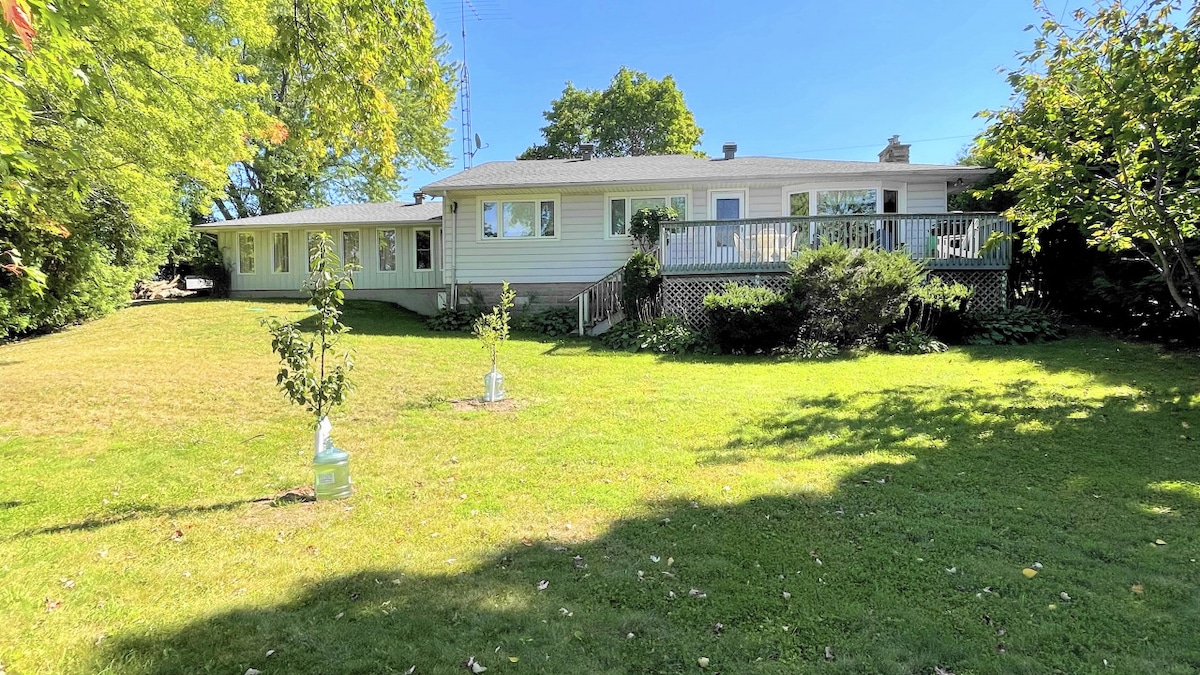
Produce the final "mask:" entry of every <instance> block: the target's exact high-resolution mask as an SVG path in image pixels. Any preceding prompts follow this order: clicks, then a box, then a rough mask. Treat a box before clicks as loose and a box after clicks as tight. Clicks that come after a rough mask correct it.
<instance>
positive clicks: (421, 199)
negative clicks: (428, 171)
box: [413, 192, 425, 204]
mask: <svg viewBox="0 0 1200 675" xmlns="http://www.w3.org/2000/svg"><path fill="white" fill-rule="evenodd" d="M413 203H414V204H423V203H425V193H424V192H414V193H413Z"/></svg>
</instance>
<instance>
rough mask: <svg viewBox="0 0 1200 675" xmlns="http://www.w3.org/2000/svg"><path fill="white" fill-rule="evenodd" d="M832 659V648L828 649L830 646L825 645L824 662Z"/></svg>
mask: <svg viewBox="0 0 1200 675" xmlns="http://www.w3.org/2000/svg"><path fill="white" fill-rule="evenodd" d="M833 659H834V656H833V647H830V646H828V645H826V646H825V660H826V661H832V660H833Z"/></svg>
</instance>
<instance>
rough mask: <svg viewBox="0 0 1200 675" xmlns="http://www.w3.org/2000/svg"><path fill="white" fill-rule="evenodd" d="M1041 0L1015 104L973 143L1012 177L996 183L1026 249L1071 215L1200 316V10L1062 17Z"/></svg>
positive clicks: (1100, 11)
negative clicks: (1133, 258) (1009, 202)
mask: <svg viewBox="0 0 1200 675" xmlns="http://www.w3.org/2000/svg"><path fill="white" fill-rule="evenodd" d="M1038 6H1039V7H1040V8H1041V10H1042V13H1043V15H1044V21H1043V24H1042V26H1041V34H1040V36H1039V37H1038V38H1037V39H1036V40H1035V42H1034V48H1033V50H1032V51H1030V52H1028V53H1026V54H1024V55H1023V56H1022V63H1023V67H1022V68H1021V69H1019V70H1017V71H1015V72H1013V73H1012V74H1010V76H1009V78H1008V79H1009V82H1010V83H1011V85H1012V86H1013V89H1014V103H1013V104H1012V105H1011V106H1009V107H1008V108H1005V109H1003V110H1000V111H998V112H994V113H985V114H987V115H988V116H989V117H990V118H991V120H992V121H991V123H990V125H989V126H988V128H987V130H986V131H985V132H984V134H983V136H981V138H980V139H979V140H978V142H977V151H978V152H979V153H980V154H981V155H982V156H983V157H984V158H986V159H987V160H988V161H990V162H992V163H993V164H994V165H995V166H997V167H999V168H1000V169H1002V170H1004V171H1008V172H1011V174H1012V175H1011V177H1010V178H1009V179H1008V180H1007V181H1005V182H1004V183H1001V184H1000V185H998V186H996V187H995V188H993V189H997V190H1006V191H1010V192H1012V193H1014V194H1015V195H1016V205H1015V206H1013V208H1012V209H1011V210H1010V211H1009V214H1010V216H1012V217H1013V218H1014V219H1015V220H1016V221H1017V222H1018V223H1019V225H1020V226H1021V228H1022V229H1023V230H1024V231H1025V233H1026V234H1027V236H1026V237H1025V242H1026V245H1027V246H1030V247H1036V246H1037V243H1038V241H1039V239H1038V237H1037V236H1036V235H1037V233H1038V232H1040V231H1042V230H1044V229H1046V228H1049V227H1051V226H1052V225H1053V224H1054V223H1055V222H1056V221H1058V220H1060V219H1061V218H1064V217H1065V218H1068V219H1069V220H1070V221H1071V222H1074V223H1076V224H1077V225H1079V226H1081V227H1084V228H1086V229H1087V230H1088V232H1089V233H1090V237H1091V241H1092V243H1093V244H1094V245H1095V246H1098V247H1100V248H1102V249H1105V250H1113V251H1122V250H1124V251H1132V252H1135V253H1136V254H1137V255H1138V256H1140V257H1141V258H1142V259H1144V260H1145V261H1146V262H1147V263H1149V264H1150V265H1152V266H1153V267H1154V269H1156V270H1157V271H1158V273H1159V274H1160V276H1161V277H1162V279H1163V281H1164V282H1165V283H1166V285H1167V288H1168V289H1169V291H1170V295H1171V298H1172V300H1173V301H1174V302H1175V304H1176V305H1177V306H1178V307H1179V309H1180V311H1182V312H1183V313H1185V314H1186V315H1188V316H1190V317H1192V318H1193V319H1196V320H1200V270H1198V268H1197V260H1196V256H1195V253H1196V250H1197V249H1196V247H1197V235H1198V229H1197V228H1198V226H1200V7H1196V6H1193V7H1191V8H1190V9H1189V10H1187V12H1186V13H1184V11H1183V9H1182V8H1181V6H1180V4H1179V3H1178V2H1173V1H1170V0H1148V1H1147V2H1146V3H1144V4H1143V5H1142V6H1141V8H1140V10H1139V11H1130V10H1128V9H1127V8H1125V7H1123V6H1122V5H1120V4H1119V3H1112V4H1109V5H1104V6H1100V7H1098V8H1097V9H1095V10H1094V11H1086V10H1078V11H1077V12H1075V14H1074V15H1073V21H1072V22H1069V23H1063V22H1060V21H1058V20H1057V19H1056V18H1055V16H1054V15H1053V14H1051V13H1050V12H1049V11H1048V10H1047V9H1046V7H1045V5H1044V4H1042V3H1040V2H1039V3H1038Z"/></svg>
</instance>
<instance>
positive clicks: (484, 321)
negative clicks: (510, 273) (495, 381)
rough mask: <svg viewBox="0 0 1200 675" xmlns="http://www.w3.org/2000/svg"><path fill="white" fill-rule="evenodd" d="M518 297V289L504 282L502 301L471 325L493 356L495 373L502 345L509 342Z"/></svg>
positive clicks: (501, 290) (501, 291)
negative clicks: (513, 288)
mask: <svg viewBox="0 0 1200 675" xmlns="http://www.w3.org/2000/svg"><path fill="white" fill-rule="evenodd" d="M516 297H517V293H516V291H514V290H512V289H511V288H509V286H508V282H507V281H506V282H504V286H503V287H502V288H501V289H500V302H499V303H497V304H496V306H495V307H492V311H491V312H489V313H487V314H484V315H482V316H480V317H479V318H478V319H476V320H475V323H474V325H473V326H472V327H471V332H472V333H474V334H475V337H477V338H479V343H480V345H481V346H482V347H483V348H484V349H486V350H487V351H488V356H489V357H491V360H492V372H493V373H495V372H496V359H497V358H498V356H499V353H500V347H502V346H503V345H504V343H505V342H508V333H509V320H510V319H511V313H512V308H513V301H514V300H516Z"/></svg>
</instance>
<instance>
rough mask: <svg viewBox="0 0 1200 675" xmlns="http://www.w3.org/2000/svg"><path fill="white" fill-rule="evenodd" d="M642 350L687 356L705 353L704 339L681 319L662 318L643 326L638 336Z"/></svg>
mask: <svg viewBox="0 0 1200 675" xmlns="http://www.w3.org/2000/svg"><path fill="white" fill-rule="evenodd" d="M638 339H639V340H640V342H641V346H640V347H639V348H640V349H642V350H645V351H649V352H656V353H659V354H687V353H691V352H696V351H705V350H704V347H705V345H706V343H705V341H704V337H703V336H702V335H701V334H700V333H699V332H697V331H696V330H694V329H693V328H692V327H691V326H689V325H687V324H686V323H684V322H683V321H681V320H680V319H677V318H675V317H670V316H664V317H660V318H658V319H655V320H653V321H651V322H650V323H647V324H642V330H641V332H640V333H639V334H638Z"/></svg>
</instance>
